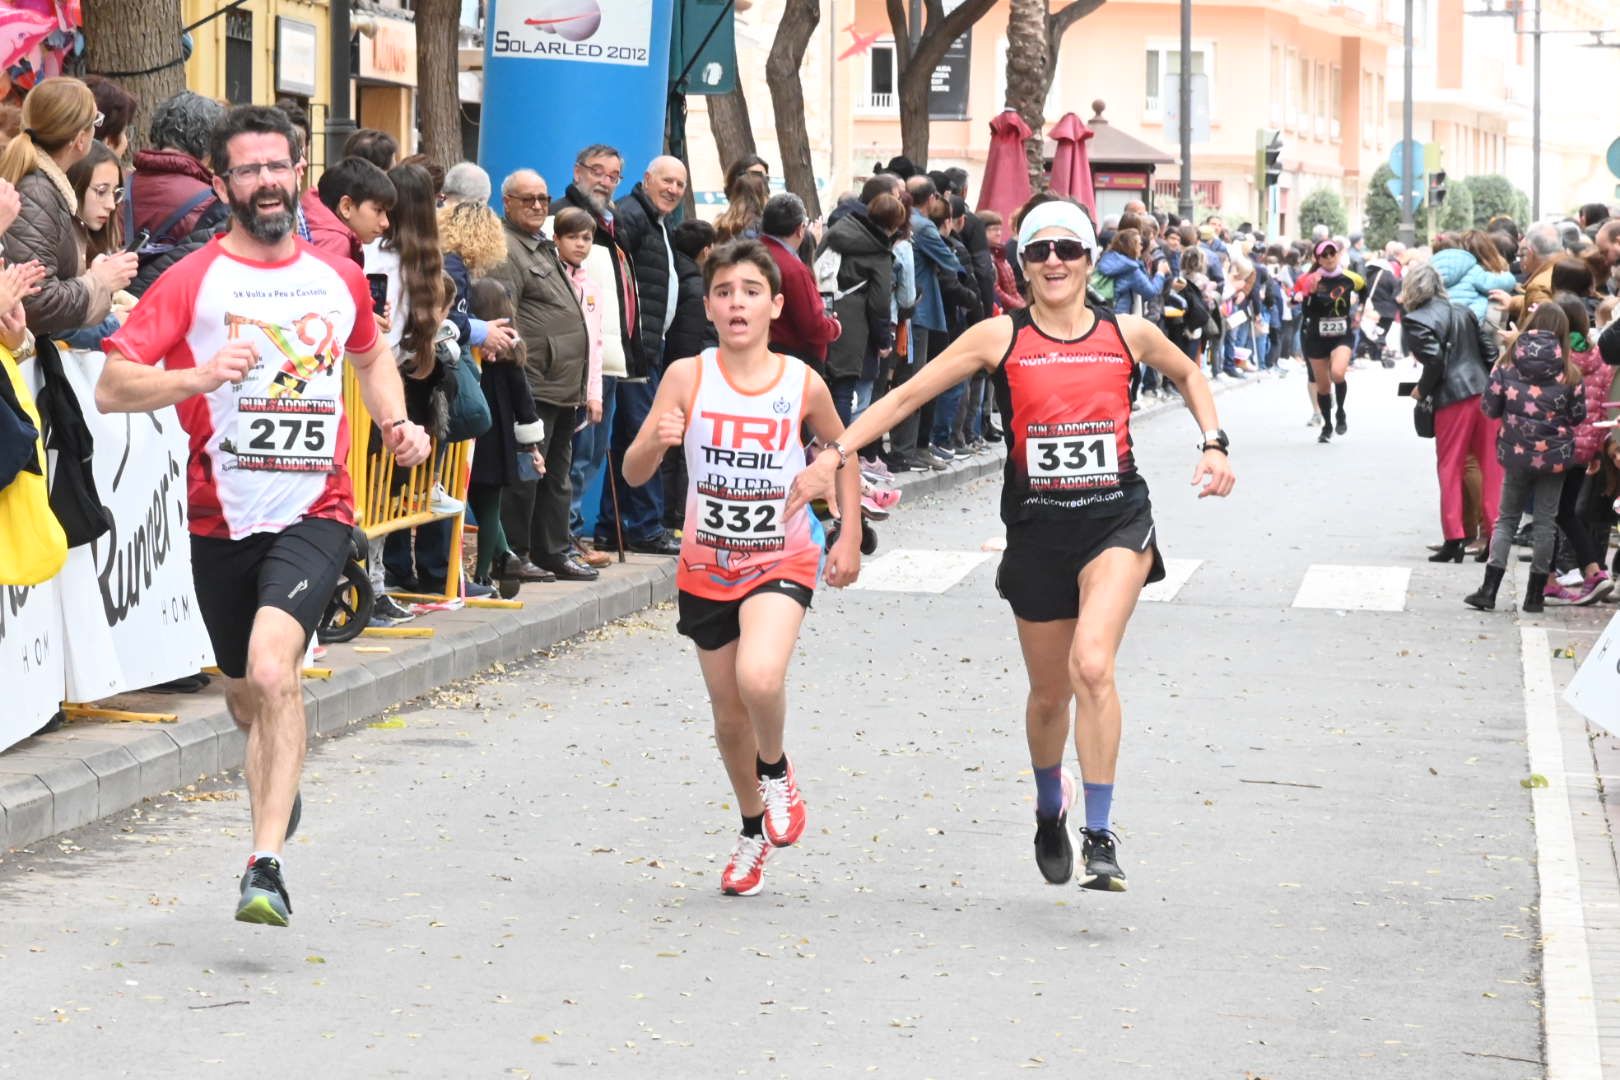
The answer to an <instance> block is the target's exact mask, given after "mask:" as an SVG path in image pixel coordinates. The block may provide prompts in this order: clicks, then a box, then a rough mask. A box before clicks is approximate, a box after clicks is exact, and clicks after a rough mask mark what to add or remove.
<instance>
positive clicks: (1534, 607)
mask: <svg viewBox="0 0 1620 1080" xmlns="http://www.w3.org/2000/svg"><path fill="white" fill-rule="evenodd" d="M1546 594H1547V575H1546V574H1531V575H1530V583H1529V584H1528V585H1526V586H1525V587H1524V610H1526V611H1528V612H1530V614H1532V615H1540V614H1541V613H1542V612H1543V611H1545V610H1547V601H1546Z"/></svg>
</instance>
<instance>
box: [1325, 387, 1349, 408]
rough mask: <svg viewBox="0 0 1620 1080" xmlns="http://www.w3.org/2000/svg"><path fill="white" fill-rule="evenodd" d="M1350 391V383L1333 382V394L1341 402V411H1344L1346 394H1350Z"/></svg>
mask: <svg viewBox="0 0 1620 1080" xmlns="http://www.w3.org/2000/svg"><path fill="white" fill-rule="evenodd" d="M1349 392H1350V384H1349V383H1334V384H1333V396H1334V398H1335V399H1337V400H1338V402H1339V411H1340V412H1344V395H1346V394H1348V393H1349ZM1323 415H1326V414H1323Z"/></svg>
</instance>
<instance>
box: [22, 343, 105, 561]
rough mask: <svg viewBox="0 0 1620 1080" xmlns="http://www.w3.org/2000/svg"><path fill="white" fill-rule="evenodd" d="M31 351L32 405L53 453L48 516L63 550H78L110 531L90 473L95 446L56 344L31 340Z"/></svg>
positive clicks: (103, 507) (93, 476) (46, 445)
mask: <svg viewBox="0 0 1620 1080" xmlns="http://www.w3.org/2000/svg"><path fill="white" fill-rule="evenodd" d="M34 350H35V356H36V362H37V363H38V366H39V372H40V375H41V376H42V379H41V382H42V385H41V387H40V391H39V394H38V395H36V397H35V404H37V405H38V406H39V417H40V420H41V421H42V422H43V425H44V428H45V449H47V450H55V451H56V462H55V464H54V465H53V466H52V467H51V470H50V492H51V495H50V497H51V511H52V512H53V513H54V514H56V519H57V520H58V521H60V522H61V523H62V530H63V532H65V533H67V542H68V547H70V548H73V547H79V546H80V545H82V544H88V543H90V541H92V540H95V539H97V538H99V537H100V536H101V535H102V534H104V533H106V532H107V531H108V530H109V529H111V528H112V527H113V521H112V511H110V510H108V509H107V507H106V506H104V505H103V504H102V502H101V497H100V496H99V495H98V494H97V493H96V477H95V472H94V470H92V469H91V467H90V458H91V456H92V455H93V454H94V453H95V440H94V439H93V438H92V437H91V435H90V428H89V427H88V426H87V425H86V424H85V422H84V409H83V407H82V405H81V404H80V402H79V399H78V398H77V397H75V396H74V393H73V387H72V386H71V385H69V383H68V381H67V376H66V375H65V374H64V373H63V371H62V357H61V354H60V353H58V352H57V351H56V344H55V342H53V341H51V340H50V339H49V338H44V337H41V338H36V339H35V340H34Z"/></svg>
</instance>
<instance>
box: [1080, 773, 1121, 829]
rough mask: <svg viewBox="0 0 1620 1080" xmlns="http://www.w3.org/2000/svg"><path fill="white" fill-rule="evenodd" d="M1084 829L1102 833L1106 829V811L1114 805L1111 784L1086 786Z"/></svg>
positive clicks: (1112, 786)
mask: <svg viewBox="0 0 1620 1080" xmlns="http://www.w3.org/2000/svg"><path fill="white" fill-rule="evenodd" d="M1085 789H1086V828H1088V829H1090V830H1091V831H1092V832H1102V831H1103V830H1104V829H1106V828H1108V811H1109V810H1111V809H1112V808H1113V805H1114V785H1113V784H1086V785H1085Z"/></svg>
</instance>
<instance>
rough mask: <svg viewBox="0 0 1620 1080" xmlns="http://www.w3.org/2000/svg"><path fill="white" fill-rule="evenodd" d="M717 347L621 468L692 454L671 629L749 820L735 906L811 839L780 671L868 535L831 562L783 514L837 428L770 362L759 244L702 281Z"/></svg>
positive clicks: (830, 415) (674, 390) (854, 488)
mask: <svg viewBox="0 0 1620 1080" xmlns="http://www.w3.org/2000/svg"><path fill="white" fill-rule="evenodd" d="M703 277H704V289H705V293H706V295H705V297H704V304H705V306H706V307H707V309H708V313H709V319H710V321H712V322H713V323H714V327H715V330H716V331H717V332H718V334H719V338H720V345H719V347H718V348H711V349H706V350H704V352H703V354H702V355H701V356H692V357H686V358H684V359H680V360H676V361H675V362H673V363H672V364H670V365H669V368H668V369H667V370H666V371H665V372H664V376H663V380H662V382H660V383H659V386H658V395H657V397H656V398H655V399H654V401H653V405H652V409H651V411H650V412H649V413H648V414H647V420H646V422H645V423H644V424H643V425H642V427H641V431H640V432H639V433H638V434H637V435H636V438H635V441H634V442H633V443H632V444H631V445H630V448H629V450H628V451H626V453H625V457H624V478H625V480H626V481H628V482H629V483H631V484H643V483H646V482H647V481H648V480H650V479H651V478H652V477H653V475H654V474H655V473H656V472H657V470H658V465H659V462H660V461H661V460H662V459H663V456H664V452H665V450H667V449H668V448H669V447H673V446H680V447H683V448H684V451H685V454H686V469H687V474H688V476H689V477H690V483H689V485H688V489H687V497H686V518H685V525H684V528H683V530H682V533H681V553H680V557H679V562H678V564H677V567H676V575H675V581H676V586H677V588H678V590H679V606H680V621H679V623H678V624H677V627H676V629H677V630H678V631H679V632H680V633H682V634H684V635H685V636H687V637H689V638H691V639H692V641H693V642H694V643H695V644H696V645H697V648H698V665H699V666H700V667H701V668H702V670H703V681H704V683H705V684H706V685H707V687H708V691H709V700H710V704H711V706H712V707H713V709H714V729H715V742H716V743H717V744H718V745H719V747H720V756H721V758H722V760H723V761H724V763H725V766H726V773H727V775H728V776H729V777H730V779H731V786H732V788H733V789H734V790H735V791H736V794H737V806H738V809H739V810H740V811H741V813H742V832H741V833H740V835H739V836H738V838H737V844H736V847H735V849H734V850H733V851H732V854H731V859H730V861H729V862H728V863H727V864H726V868H725V871H724V872H723V874H722V875H721V879H720V887H721V890H722V891H723V892H725V893H726V894H727V895H729V896H752V895H754V894H755V893H757V892H759V890H760V888H761V887H762V885H763V874H764V869H765V860H766V858H767V856H769V854H770V852H771V851H772V849H774V848H778V847H787V846H788V845H790V844H792V843H793V842H794V841H796V840H797V839H798V838H799V837H800V836H801V835H802V834H803V832H804V826H805V810H804V799H803V798H802V797H801V795H800V793H799V786H798V782H797V780H796V779H795V778H794V774H793V767H792V765H791V764H790V763H789V761H788V758H787V754H786V752H785V751H784V749H783V728H784V726H785V723H786V720H787V686H786V681H787V666H788V661H789V660H790V659H791V658H792V655H793V646H794V644H795V643H796V642H797V641H798V637H799V626H800V624H801V623H802V622H803V621H804V613H805V611H806V610H808V609H809V607H810V600H811V597H812V596H813V595H814V592H815V587H816V584H817V582H818V580H819V579H820V577H821V576H822V571H823V567H825V571H826V578H827V583H828V584H830V585H833V586H835V587H839V588H842V587H843V586H845V585H848V584H850V583H851V582H853V581H854V580H855V577H856V575H857V574H859V573H860V563H861V550H860V541H861V530H860V529H859V528H847V529H844V530H842V531H841V532H840V534H839V537H838V539H837V540H836V541H835V542H834V543H833V545H832V548H831V550H830V551H825V553H824V543H825V537H824V534H823V532H822V528H821V523H820V522H819V521H818V520H817V519H816V517H815V515H814V514H813V513H811V511H810V510H809V509H808V508H800V509H799V510H798V511H797V512H795V513H794V514H792V515H789V514H788V513H787V496H788V488H789V486H790V485H791V484H792V483H793V478H794V477H795V476H797V475H798V474H799V472H800V471H801V470H802V469H803V468H804V466H805V454H804V448H803V446H802V445H801V444H800V442H799V431H800V428H801V427H802V426H804V425H808V426H809V428H810V431H811V432H812V434H814V435H815V436H816V438H817V439H818V440H819V441H820V442H821V443H822V444H824V445H828V444H831V445H832V446H836V440H837V439H838V437H839V436H840V435H841V434H843V430H844V425H843V424H842V423H841V422H840V421H839V419H838V413H837V410H836V409H834V407H833V399H832V394H831V393H830V392H829V391H828V389H827V384H826V383H824V382H823V381H822V380H821V377H820V376H818V375H817V374H816V373H815V372H813V371H811V370H810V369H809V368H808V367H806V366H805V365H804V363H803V362H801V361H799V360H797V359H794V358H793V357H790V356H782V355H780V354H778V353H773V352H771V351H770V348H769V345H768V342H769V341H770V333H771V320H772V319H774V318H776V317H777V315H778V314H779V313H780V312H781V310H782V281H781V276H780V273H779V271H778V270H777V267H776V263H775V261H774V260H772V258H771V256H770V253H769V252H767V251H766V250H765V249H764V247H763V246H761V245H760V244H759V243H758V242H757V241H752V240H739V241H737V242H735V243H731V244H727V245H726V246H724V247H720V248H716V249H715V251H714V252H713V254H711V255H710V256H709V260H708V262H707V263H705V264H704V267H703ZM824 452H826V453H833V454H836V455H837V456H838V457H839V459H840V461H839V467H838V473H837V485H836V486H837V494H838V506H839V509H840V511H841V516H842V519H843V520H845V521H848V522H852V523H858V522H859V521H860V519H861V504H860V497H861V490H860V471H859V470H858V469H853V468H846V467H845V464H846V462H845V460H844V459H845V454H844V452H843V451H842V450H837V449H829V450H827V451H824Z"/></svg>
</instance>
